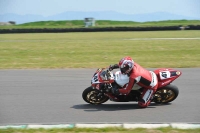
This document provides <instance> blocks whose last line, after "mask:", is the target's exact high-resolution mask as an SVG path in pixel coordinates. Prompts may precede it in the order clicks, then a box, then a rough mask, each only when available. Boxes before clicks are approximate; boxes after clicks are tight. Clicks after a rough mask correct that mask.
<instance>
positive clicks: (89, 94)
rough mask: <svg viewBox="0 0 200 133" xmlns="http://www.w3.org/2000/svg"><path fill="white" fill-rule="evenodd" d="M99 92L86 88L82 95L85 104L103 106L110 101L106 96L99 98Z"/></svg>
mask: <svg viewBox="0 0 200 133" xmlns="http://www.w3.org/2000/svg"><path fill="white" fill-rule="evenodd" d="M98 94H99V91H98V90H96V89H93V88H92V86H90V87H88V88H86V89H85V90H84V91H83V93H82V98H83V100H84V101H85V102H87V103H90V104H96V105H98V104H102V103H105V102H106V101H108V99H109V98H108V97H107V96H105V95H101V96H98Z"/></svg>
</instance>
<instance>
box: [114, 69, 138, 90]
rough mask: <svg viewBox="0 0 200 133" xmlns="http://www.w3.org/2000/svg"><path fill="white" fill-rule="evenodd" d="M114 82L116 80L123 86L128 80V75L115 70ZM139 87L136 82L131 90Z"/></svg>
mask: <svg viewBox="0 0 200 133" xmlns="http://www.w3.org/2000/svg"><path fill="white" fill-rule="evenodd" d="M115 82H116V83H117V84H118V85H119V86H121V87H123V86H124V85H126V84H128V82H129V77H128V76H127V75H124V74H121V72H120V71H117V72H116V73H115ZM140 88H141V86H139V85H138V84H134V86H133V88H132V90H138V89H140Z"/></svg>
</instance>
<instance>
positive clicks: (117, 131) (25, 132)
mask: <svg viewBox="0 0 200 133" xmlns="http://www.w3.org/2000/svg"><path fill="white" fill-rule="evenodd" d="M199 132H200V129H184V130H183V129H174V128H158V129H144V128H137V129H123V128H101V129H99V128H72V129H5V130H3V129H1V130H0V133H199Z"/></svg>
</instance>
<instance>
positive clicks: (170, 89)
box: [153, 84, 179, 103]
mask: <svg viewBox="0 0 200 133" xmlns="http://www.w3.org/2000/svg"><path fill="white" fill-rule="evenodd" d="M178 94H179V90H178V87H176V86H175V85H172V84H170V85H167V86H164V87H162V88H158V90H157V91H156V93H155V94H154V99H153V101H154V102H155V103H169V102H172V101H173V100H175V99H176V98H177V96H178Z"/></svg>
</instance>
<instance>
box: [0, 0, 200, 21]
mask: <svg viewBox="0 0 200 133" xmlns="http://www.w3.org/2000/svg"><path fill="white" fill-rule="evenodd" d="M66 11H85V12H88V11H117V12H120V13H126V14H142V13H152V12H168V13H173V14H177V15H184V16H190V17H198V18H200V0H98V1H97V0H0V14H5V13H16V14H19V15H25V14H37V15H43V16H50V15H55V14H58V13H62V12H66Z"/></svg>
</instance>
